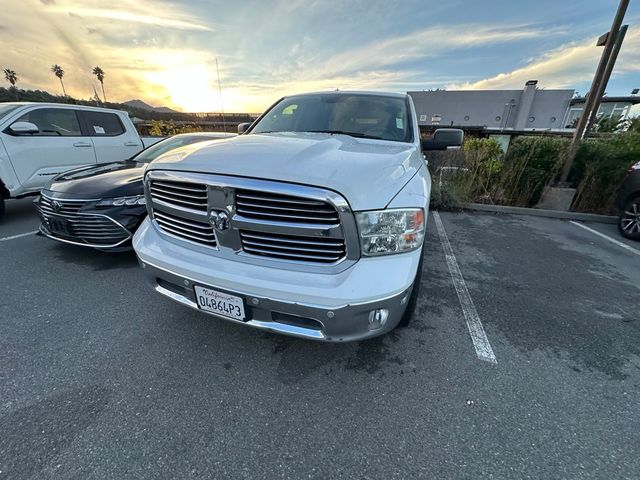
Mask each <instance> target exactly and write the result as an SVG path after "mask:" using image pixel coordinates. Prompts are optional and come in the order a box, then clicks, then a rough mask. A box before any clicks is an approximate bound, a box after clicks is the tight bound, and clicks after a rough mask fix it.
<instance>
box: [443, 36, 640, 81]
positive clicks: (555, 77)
mask: <svg viewBox="0 0 640 480" xmlns="http://www.w3.org/2000/svg"><path fill="white" fill-rule="evenodd" d="M595 43H596V38H589V39H587V40H583V41H581V42H577V43H569V44H566V45H563V46H561V47H559V48H556V49H553V50H550V51H548V52H546V53H544V54H543V55H541V56H540V57H538V58H534V59H532V60H530V61H529V63H528V64H526V65H525V66H523V67H521V68H517V69H515V70H512V71H510V72H503V73H498V74H496V75H494V76H492V77H489V78H485V79H482V80H477V81H473V82H466V83H461V84H450V85H448V86H447V88H448V89H450V90H469V89H471V90H476V89H501V88H521V87H522V85H523V84H524V83H525V82H526V81H527V80H532V79H536V80H539V81H540V83H541V84H542V85H544V86H545V87H554V88H565V87H575V86H576V85H577V84H579V83H583V82H590V81H591V79H592V78H593V74H594V72H595V69H596V66H597V64H598V61H599V59H600V55H601V54H602V48H601V47H596V46H595ZM637 72H640V31H638V30H633V31H631V30H630V31H629V32H628V33H627V36H626V38H625V42H624V45H623V48H622V51H621V54H620V57H619V59H618V62H617V63H616V69H615V70H614V75H621V74H628V73H637Z"/></svg>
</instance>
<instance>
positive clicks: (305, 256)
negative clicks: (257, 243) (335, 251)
mask: <svg viewBox="0 0 640 480" xmlns="http://www.w3.org/2000/svg"><path fill="white" fill-rule="evenodd" d="M244 251H245V252H249V253H254V254H258V255H265V256H268V257H275V258H286V259H295V260H303V261H304V260H306V261H314V260H315V261H319V262H327V263H331V262H335V261H336V260H339V259H340V256H339V255H336V256H333V257H329V256H326V257H325V256H320V255H310V254H307V253H293V252H275V251H273V250H271V249H260V248H254V247H247V246H245V248H244Z"/></svg>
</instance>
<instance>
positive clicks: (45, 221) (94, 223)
mask: <svg viewBox="0 0 640 480" xmlns="http://www.w3.org/2000/svg"><path fill="white" fill-rule="evenodd" d="M53 200H54V199H52V198H49V197H46V196H44V195H42V196H41V197H40V201H39V202H38V204H37V207H38V214H39V216H40V221H41V222H42V225H43V226H44V228H45V229H46V230H47V232H48V234H49V235H50V236H53V237H55V238H60V239H63V240H66V241H68V242H71V243H75V244H79V245H91V246H97V247H114V246H118V245H120V244H122V243H124V242H126V241H127V240H129V238H131V233H130V232H129V231H128V230H126V229H125V228H124V227H122V226H121V225H119V224H118V223H116V222H114V221H113V220H112V219H111V218H109V217H106V216H104V215H97V214H87V213H79V209H80V207H81V206H82V205H83V204H84V203H86V202H87V200H72V201H71V200H57V199H56V200H55V201H56V202H58V203H59V204H60V205H61V208H60V210H59V211H54V210H53V208H52V207H51V202H52V201H53ZM73 210H75V213H72V212H73ZM57 219H62V220H64V221H66V225H67V229H66V232H65V233H60V232H56V231H55V230H54V229H53V228H52V222H54V221H56V220H57Z"/></svg>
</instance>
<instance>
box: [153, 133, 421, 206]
mask: <svg viewBox="0 0 640 480" xmlns="http://www.w3.org/2000/svg"><path fill="white" fill-rule="evenodd" d="M422 165H424V163H423V161H422V159H421V157H420V156H419V155H418V154H417V150H416V148H415V146H414V145H412V144H407V143H400V142H387V141H377V140H369V139H359V138H353V137H350V136H347V135H331V134H326V133H277V134H250V135H240V136H238V137H235V138H233V139H231V140H227V141H224V142H217V143H213V144H211V145H207V146H205V147H200V148H193V149H188V148H182V149H180V151H176V152H174V153H172V152H170V153H167V154H165V155H163V156H161V157H159V158H157V159H156V160H154V162H153V163H152V164H151V165H150V167H149V168H150V169H153V170H174V171H188V172H197V173H211V174H218V175H231V176H239V177H250V178H258V179H265V180H275V181H283V182H290V183H298V184H304V185H309V186H315V187H323V188H326V189H329V190H333V191H336V192H338V193H340V194H342V195H343V196H344V197H345V198H346V199H347V201H348V202H349V204H350V205H351V208H352V209H353V210H372V209H378V208H384V207H386V206H387V205H388V204H389V202H390V201H391V200H392V199H393V197H394V196H395V195H396V194H397V193H398V192H399V191H400V190H401V189H402V187H403V186H404V185H405V184H406V183H407V182H408V181H409V180H410V179H411V178H412V177H413V176H414V175H415V174H416V172H417V171H418V169H420V167H421V166H422Z"/></svg>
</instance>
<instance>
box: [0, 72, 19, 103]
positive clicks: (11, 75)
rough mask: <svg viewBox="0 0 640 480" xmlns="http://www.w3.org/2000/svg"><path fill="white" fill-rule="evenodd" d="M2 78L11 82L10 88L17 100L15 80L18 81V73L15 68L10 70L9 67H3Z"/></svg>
mask: <svg viewBox="0 0 640 480" xmlns="http://www.w3.org/2000/svg"><path fill="white" fill-rule="evenodd" d="M3 72H4V79H5V80H6V81H7V82H9V83H10V84H11V88H12V89H13V90H14V93H15V95H16V100H18V89H17V88H16V82H17V81H18V74H17V73H16V71H15V70H11V69H10V68H5V69H4V70H3Z"/></svg>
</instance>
